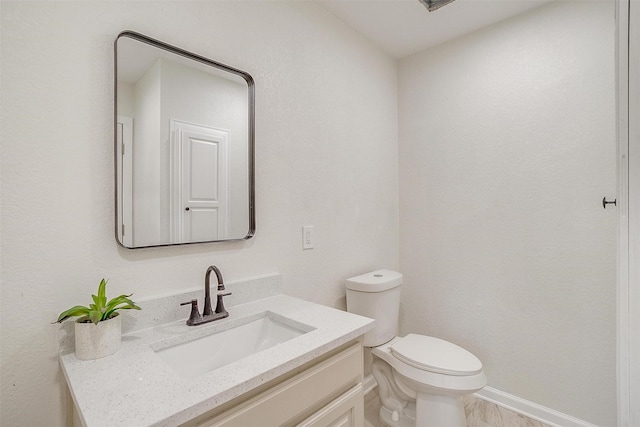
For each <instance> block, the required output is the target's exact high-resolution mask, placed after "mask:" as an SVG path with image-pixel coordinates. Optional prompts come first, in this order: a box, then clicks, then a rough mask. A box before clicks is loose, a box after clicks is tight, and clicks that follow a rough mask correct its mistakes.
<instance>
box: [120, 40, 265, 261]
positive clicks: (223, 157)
mask: <svg viewBox="0 0 640 427" xmlns="http://www.w3.org/2000/svg"><path fill="white" fill-rule="evenodd" d="M254 116H255V87H254V81H253V78H252V77H251V76H250V75H249V74H248V73H246V72H244V71H241V70H238V69H235V68H232V67H229V66H227V65H224V64H221V63H218V62H215V61H212V60H210V59H207V58H205V57H202V56H200V55H197V54H194V53H191V52H187V51H185V50H183V49H180V48H177V47H175V46H171V45H169V44H166V43H163V42H161V41H158V40H154V39H152V38H149V37H147V36H144V35H142V34H139V33H136V32H133V31H124V32H122V33H120V34H119V35H118V37H117V38H116V41H115V144H114V146H115V149H114V154H115V181H116V192H115V206H116V240H117V242H118V243H119V244H120V245H121V246H123V247H126V248H144V247H153V246H167V245H182V244H190V243H203V242H220V241H234V240H243V239H249V238H251V237H252V236H253V235H254V233H255V190H254V179H255V178H254V176H255V172H254V144H255V142H254V125H255V119H254Z"/></svg>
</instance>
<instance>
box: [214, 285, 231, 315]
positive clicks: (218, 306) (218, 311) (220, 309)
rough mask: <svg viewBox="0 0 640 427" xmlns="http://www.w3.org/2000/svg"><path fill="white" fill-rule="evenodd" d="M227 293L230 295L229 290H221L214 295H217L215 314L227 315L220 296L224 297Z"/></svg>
mask: <svg viewBox="0 0 640 427" xmlns="http://www.w3.org/2000/svg"><path fill="white" fill-rule="evenodd" d="M227 295H231V292H224V291H221V292H218V293H217V295H216V296H217V297H218V298H217V301H216V302H217V303H216V314H218V315H222V317H227V316H228V315H229V312H228V311H227V309H226V308H224V302H223V301H222V297H226V296H227Z"/></svg>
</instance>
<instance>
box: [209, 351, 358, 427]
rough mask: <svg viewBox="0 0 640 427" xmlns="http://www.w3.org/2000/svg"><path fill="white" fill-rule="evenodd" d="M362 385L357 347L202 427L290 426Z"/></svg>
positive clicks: (335, 356) (240, 405)
mask: <svg viewBox="0 0 640 427" xmlns="http://www.w3.org/2000/svg"><path fill="white" fill-rule="evenodd" d="M361 382H362V345H361V344H360V343H356V344H354V345H353V346H351V347H348V348H347V349H345V350H344V351H342V352H340V353H338V354H336V355H334V356H332V357H330V358H329V359H327V360H325V361H323V362H320V363H319V364H317V365H314V366H312V367H310V368H309V369H307V370H305V371H303V372H301V373H299V374H298V375H296V376H294V377H292V378H290V379H288V380H286V381H284V382H283V383H280V384H278V385H276V386H274V387H273V388H271V389H269V390H267V391H265V392H263V393H261V394H259V395H257V396H255V397H254V398H252V399H250V400H248V401H247V402H244V403H241V404H239V405H238V406H237V407H234V408H232V409H230V410H229V411H227V412H225V413H223V414H221V415H220V416H217V417H215V418H214V419H212V420H210V421H207V422H204V423H202V424H200V425H201V426H207V427H247V426H281V425H286V424H290V423H291V422H292V421H294V420H295V419H297V420H300V419H302V418H303V417H305V416H308V415H309V414H311V413H313V412H314V411H317V410H318V408H320V407H322V406H324V405H327V404H328V403H330V402H331V401H332V400H334V399H336V397H338V396H340V395H341V394H343V393H345V391H347V390H349V389H350V388H352V387H354V386H355V385H358V384H360V383H361Z"/></svg>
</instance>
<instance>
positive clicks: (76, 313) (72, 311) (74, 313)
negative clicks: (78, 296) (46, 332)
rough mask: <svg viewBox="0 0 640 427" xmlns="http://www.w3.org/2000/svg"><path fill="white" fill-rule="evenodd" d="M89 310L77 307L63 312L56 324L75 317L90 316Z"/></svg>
mask: <svg viewBox="0 0 640 427" xmlns="http://www.w3.org/2000/svg"><path fill="white" fill-rule="evenodd" d="M89 311H90V310H89V308H88V307H85V306H83V305H76V306H74V307H71V308H70V309H68V310H66V311H63V312H62V313H60V316H58V320H56V323H60V322H62V321H64V320H66V319H68V318H69V317H75V316H84V315H87V314H89Z"/></svg>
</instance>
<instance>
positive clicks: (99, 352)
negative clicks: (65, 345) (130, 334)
mask: <svg viewBox="0 0 640 427" xmlns="http://www.w3.org/2000/svg"><path fill="white" fill-rule="evenodd" d="M75 325H76V326H75V334H76V357H77V358H78V359H80V360H93V359H100V358H102V357H106V356H109V355H111V354H113V353H115V352H117V351H118V350H120V344H121V336H122V322H121V320H120V316H115V317H112V318H111V319H109V320H105V321H103V322H98V324H97V325H95V324H93V323H91V322H90V323H78V322H76V323H75Z"/></svg>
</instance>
